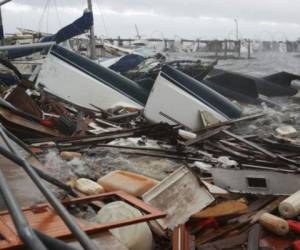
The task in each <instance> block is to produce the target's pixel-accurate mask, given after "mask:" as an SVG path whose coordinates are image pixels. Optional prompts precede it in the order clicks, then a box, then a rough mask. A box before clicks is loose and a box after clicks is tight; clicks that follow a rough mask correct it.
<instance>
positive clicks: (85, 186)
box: [75, 178, 105, 195]
mask: <svg viewBox="0 0 300 250" xmlns="http://www.w3.org/2000/svg"><path fill="white" fill-rule="evenodd" d="M75 188H76V189H77V190H78V191H80V192H82V193H84V194H87V195H95V194H101V193H104V192H105V190H104V188H103V187H102V186H101V185H99V184H98V183H97V182H94V181H92V180H90V179H86V178H80V179H78V180H76V182H75Z"/></svg>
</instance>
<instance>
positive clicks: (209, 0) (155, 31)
mask: <svg viewBox="0 0 300 250" xmlns="http://www.w3.org/2000/svg"><path fill="white" fill-rule="evenodd" d="M47 3H48V4H47ZM93 5H94V18H95V31H96V34H97V35H102V36H105V37H116V36H118V35H120V36H121V37H133V36H135V29H134V24H137V25H138V27H139V30H140V33H141V34H142V36H144V37H166V38H176V37H180V38H182V37H184V38H202V39H211V38H227V39H228V38H234V37H235V23H234V18H237V19H238V22H239V31H240V32H239V36H240V37H242V38H255V39H265V40H285V39H290V40H293V39H297V38H299V37H300V15H299V10H300V0H93ZM84 8H86V0H48V1H47V0H13V1H12V2H11V3H8V4H6V5H5V6H4V7H3V8H2V15H3V19H4V30H5V32H7V33H10V32H11V33H13V32H15V31H16V27H23V28H29V29H34V30H39V31H44V32H47V31H48V32H55V31H56V30H57V29H59V28H60V27H62V26H63V25H66V24H68V23H70V22H71V21H73V20H74V19H76V18H77V17H79V16H80V15H81V14H82V12H83V10H84Z"/></svg>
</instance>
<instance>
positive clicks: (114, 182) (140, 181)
mask: <svg viewBox="0 0 300 250" xmlns="http://www.w3.org/2000/svg"><path fill="white" fill-rule="evenodd" d="M97 182H98V183H99V184H100V185H101V186H102V187H104V189H105V190H106V191H108V192H111V191H116V190H123V191H125V192H126V193H129V194H131V195H134V196H142V195H143V194H144V193H145V192H147V191H148V190H149V189H151V188H153V187H154V186H155V185H157V183H158V182H157V181H155V180H153V179H150V178H148V177H145V176H142V175H138V174H135V173H131V172H128V171H122V170H117V171H113V172H110V173H109V174H107V175H105V176H103V177H102V178H100V179H99V180H98V181H97Z"/></svg>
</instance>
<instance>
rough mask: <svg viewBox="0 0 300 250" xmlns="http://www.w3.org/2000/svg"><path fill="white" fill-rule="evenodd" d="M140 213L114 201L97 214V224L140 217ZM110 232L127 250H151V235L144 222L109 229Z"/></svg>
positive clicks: (123, 203)
mask: <svg viewBox="0 0 300 250" xmlns="http://www.w3.org/2000/svg"><path fill="white" fill-rule="evenodd" d="M140 215H141V212H140V211H139V210H137V209H136V208H134V207H132V206H130V205H128V204H126V203H125V202H122V201H115V202H111V203H109V204H107V205H105V206H104V207H103V208H102V209H101V210H100V211H99V212H98V214H97V216H96V221H97V222H98V223H107V222H112V221H116V220H124V219H131V218H134V217H137V216H140ZM110 232H111V233H112V234H113V235H114V236H115V237H116V238H117V239H118V240H119V241H120V242H122V243H123V244H124V245H125V246H126V247H127V248H128V249H129V250H139V249H145V250H151V249H152V245H153V243H152V241H153V238H152V233H151V230H150V228H149V226H148V225H147V223H146V222H143V223H138V224H135V225H130V226H126V227H120V228H116V229H111V230H110Z"/></svg>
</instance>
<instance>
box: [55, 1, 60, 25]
mask: <svg viewBox="0 0 300 250" xmlns="http://www.w3.org/2000/svg"><path fill="white" fill-rule="evenodd" d="M54 7H55V11H56V16H57V21H58V24H59V27H61V20H60V16H59V12H58V8H57V2H56V0H54Z"/></svg>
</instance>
